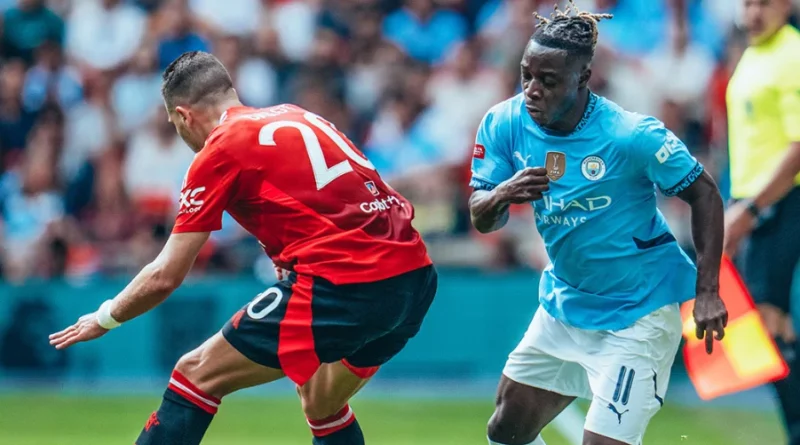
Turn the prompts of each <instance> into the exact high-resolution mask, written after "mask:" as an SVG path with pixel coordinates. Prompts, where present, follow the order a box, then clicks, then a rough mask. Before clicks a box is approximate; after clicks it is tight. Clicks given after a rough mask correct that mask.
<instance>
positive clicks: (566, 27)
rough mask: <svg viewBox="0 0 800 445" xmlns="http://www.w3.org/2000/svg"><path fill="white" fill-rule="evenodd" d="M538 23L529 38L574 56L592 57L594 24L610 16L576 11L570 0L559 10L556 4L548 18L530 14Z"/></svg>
mask: <svg viewBox="0 0 800 445" xmlns="http://www.w3.org/2000/svg"><path fill="white" fill-rule="evenodd" d="M533 15H534V17H535V18H536V19H537V21H538V24H537V27H536V31H535V32H534V33H533V36H531V39H532V40H533V41H535V42H536V43H538V44H540V45H542V46H546V47H548V48H556V49H563V50H565V51H567V52H569V53H570V55H573V56H576V57H586V58H588V59H589V60H591V58H592V57H593V56H594V49H595V47H596V46H597V34H598V32H597V23H598V22H599V21H600V20H604V19H610V18H612V17H613V16H612V15H611V14H594V13H591V12H585V11H580V10H579V9H578V7H577V6H575V3H574V2H573V0H569V4H568V5H567V8H566V9H565V10H564V11H562V10H560V9H559V8H558V4H557V3H556V5H555V8H554V11H553V13H552V14H551V15H550V18H549V19H548V18H545V17H542V16H541V15H539V14H538V13H536V12H534V13H533Z"/></svg>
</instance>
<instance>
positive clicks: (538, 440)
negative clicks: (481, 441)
mask: <svg viewBox="0 0 800 445" xmlns="http://www.w3.org/2000/svg"><path fill="white" fill-rule="evenodd" d="M489 445H506V444H502V443H500V442H492V439H489ZM528 445H547V444H546V443H544V439H542V436H539V437H537V438H536V440H534V441H533V442H531V443H529V444H528Z"/></svg>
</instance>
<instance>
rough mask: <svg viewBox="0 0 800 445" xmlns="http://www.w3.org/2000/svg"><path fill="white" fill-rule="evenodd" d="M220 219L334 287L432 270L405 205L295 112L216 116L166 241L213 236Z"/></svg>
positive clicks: (318, 125)
mask: <svg viewBox="0 0 800 445" xmlns="http://www.w3.org/2000/svg"><path fill="white" fill-rule="evenodd" d="M223 211H227V212H228V213H230V214H231V216H233V218H234V219H236V221H238V222H239V224H241V226H242V227H244V228H245V229H246V230H247V231H248V232H250V233H251V234H253V235H254V236H255V237H256V238H258V241H259V242H260V243H261V245H262V246H263V247H264V250H265V251H266V252H267V254H268V255H269V256H270V257H271V258H272V259H273V261H274V262H275V263H276V264H277V265H279V266H281V267H284V268H287V269H292V270H294V271H296V272H297V273H300V274H307V275H312V276H319V277H322V278H325V279H327V280H329V281H331V282H333V283H335V284H346V283H365V282H372V281H378V280H382V279H386V278H390V277H393V276H397V275H400V274H402V273H405V272H409V271H411V270H414V269H417V268H420V267H423V266H427V265H429V264H431V260H430V258H429V257H428V254H427V250H426V248H425V244H424V243H423V241H422V238H421V237H420V235H419V233H418V232H417V231H416V230H415V229H414V228H413V227H412V226H411V220H412V219H413V217H414V208H413V207H412V206H411V204H410V203H409V202H408V201H407V200H406V199H405V198H404V197H402V196H401V195H400V194H398V193H397V192H396V191H394V190H393V189H392V188H391V187H389V186H388V185H387V184H386V183H384V182H383V181H382V180H381V178H380V176H379V175H378V172H377V171H375V167H373V166H372V164H371V163H370V162H369V161H368V160H367V159H366V158H365V157H364V155H363V154H362V153H361V152H360V151H359V150H358V149H356V147H355V146H354V145H353V143H352V142H350V141H349V140H348V139H347V137H346V136H345V135H344V134H342V133H341V132H339V131H338V130H336V129H335V128H334V127H333V126H332V125H331V124H330V123H328V122H327V121H325V120H323V119H322V118H320V117H319V116H317V115H315V114H313V113H310V112H308V111H306V110H303V109H302V108H300V107H297V106H294V105H279V106H276V107H271V108H265V109H254V108H248V107H236V108H231V109H230V110H228V111H227V112H226V113H225V114H224V115H223V116H222V118H221V119H220V125H219V126H218V127H217V128H215V129H214V130H213V131H212V132H211V134H210V135H209V136H208V139H207V140H206V145H205V147H204V148H203V150H201V151H200V153H198V154H197V156H196V157H195V159H194V161H193V162H192V165H191V167H189V171H188V173H187V174H186V179H185V180H184V185H183V189H182V190H181V198H180V210H179V212H178V217H177V221H176V224H175V228H174V229H173V233H181V232H210V231H214V230H219V229H220V228H221V227H222V212H223Z"/></svg>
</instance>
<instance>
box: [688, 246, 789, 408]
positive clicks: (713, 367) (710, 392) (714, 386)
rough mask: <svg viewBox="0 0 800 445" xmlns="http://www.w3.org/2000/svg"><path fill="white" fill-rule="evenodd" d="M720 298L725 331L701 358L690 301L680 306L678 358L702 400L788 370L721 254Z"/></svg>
mask: <svg viewBox="0 0 800 445" xmlns="http://www.w3.org/2000/svg"><path fill="white" fill-rule="evenodd" d="M719 295H720V297H722V301H724V302H725V306H726V307H727V308H728V327H727V328H726V329H725V338H723V339H722V341H721V342H717V341H716V340H715V343H716V344H715V347H714V352H713V353H712V354H711V355H708V354H706V351H705V345H704V343H703V340H698V339H697V337H696V336H695V324H694V317H692V309H694V300H691V301H688V302H686V303H684V305H683V306H682V307H681V318H682V319H683V335H684V337H685V338H686V344H685V346H684V348H683V357H684V362H685V364H686V370H687V372H688V373H689V378H690V379H691V381H692V383H693V384H694V387H695V389H696V390H697V393H698V394H699V395H700V398H702V399H703V400H710V399H713V398H716V397H719V396H723V395H726V394H732V393H735V392H739V391H743V390H746V389H750V388H753V387H756V386H759V385H763V384H765V383H769V382H772V381H775V380H780V379H782V378H784V377H786V376H787V375H788V374H789V367H788V366H787V365H786V362H785V361H784V360H783V358H782V357H781V355H780V353H779V352H778V348H777V347H776V346H775V342H774V341H773V339H772V337H771V336H770V335H769V332H767V329H766V327H765V326H764V323H763V322H762V320H761V317H760V315H759V314H758V310H757V309H756V307H755V304H754V303H753V299H752V297H751V296H750V292H748V290H747V287H746V286H745V285H744V283H743V282H742V279H741V277H740V276H739V273H738V272H737V271H736V267H735V266H734V265H733V263H732V262H731V260H730V259H729V258H728V257H727V256H723V258H722V265H721V267H720V273H719ZM720 346H721V347H720Z"/></svg>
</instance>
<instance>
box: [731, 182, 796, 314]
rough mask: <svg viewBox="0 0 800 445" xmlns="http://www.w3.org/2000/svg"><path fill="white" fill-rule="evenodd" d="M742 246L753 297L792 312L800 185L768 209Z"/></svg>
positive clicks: (747, 277)
mask: <svg viewBox="0 0 800 445" xmlns="http://www.w3.org/2000/svg"><path fill="white" fill-rule="evenodd" d="M743 247H744V250H743V252H742V255H741V257H740V258H739V260H740V261H741V262H740V266H741V268H742V275H743V278H744V281H745V283H746V284H747V287H748V289H749V290H750V293H751V294H752V295H753V300H754V301H755V302H756V303H770V304H773V305H775V306H777V307H778V308H780V309H782V310H783V311H785V312H786V313H790V308H791V291H792V282H793V280H794V276H795V270H796V268H797V264H798V262H799V261H800V187H795V188H794V189H792V190H791V191H790V192H789V194H788V195H786V196H785V197H784V198H783V199H782V200H780V201H779V202H778V203H776V204H775V205H774V206H772V207H771V208H770V209H768V210H767V211H765V215H764V217H763V218H762V221H761V222H760V223H759V225H758V226H757V227H756V229H755V230H754V231H753V233H752V234H751V236H750V239H749V240H748V241H747V242H746V243H745V245H744V246H743Z"/></svg>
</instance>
